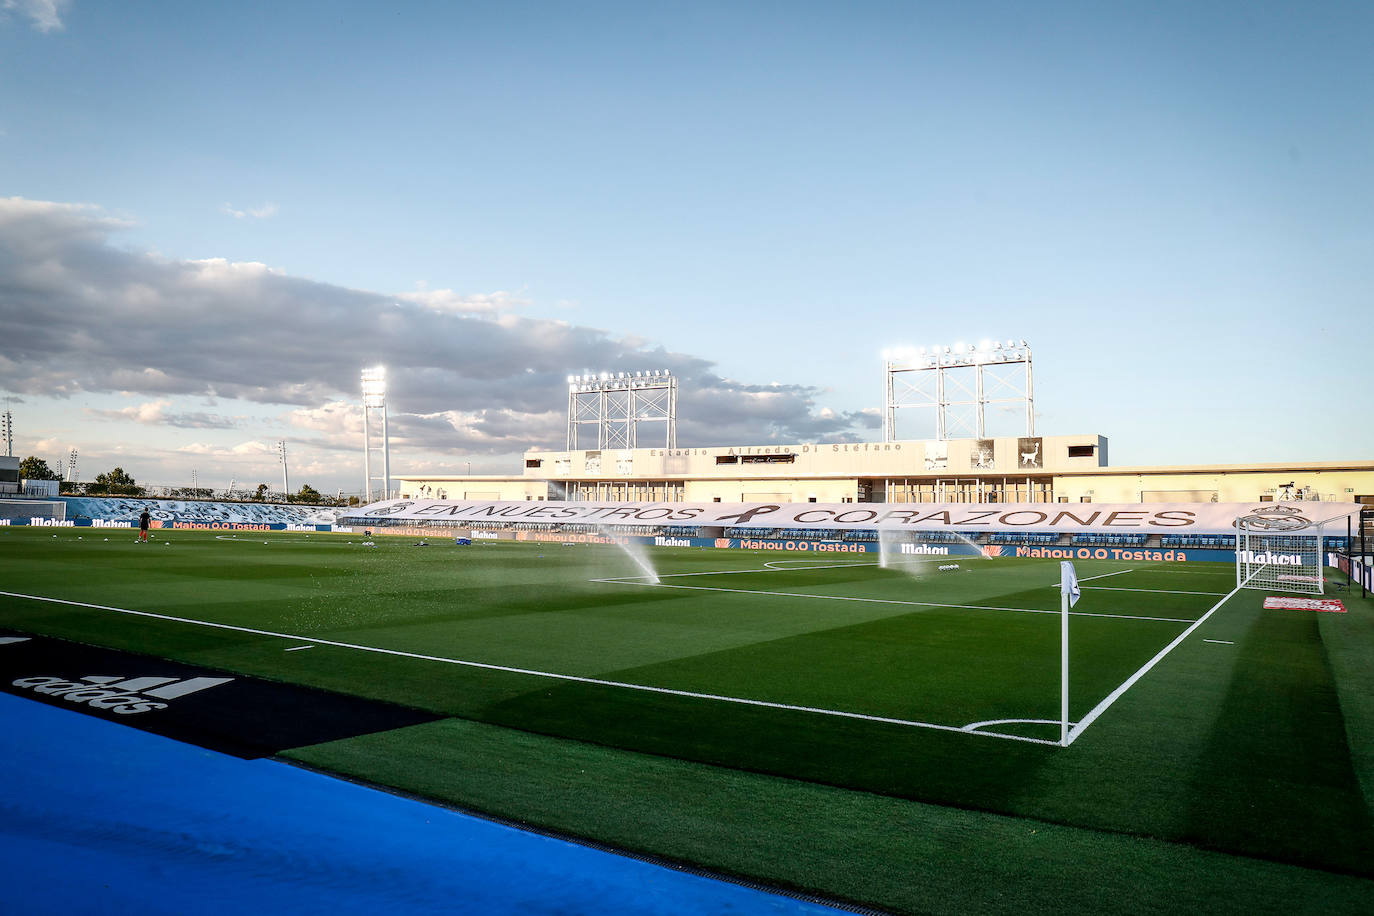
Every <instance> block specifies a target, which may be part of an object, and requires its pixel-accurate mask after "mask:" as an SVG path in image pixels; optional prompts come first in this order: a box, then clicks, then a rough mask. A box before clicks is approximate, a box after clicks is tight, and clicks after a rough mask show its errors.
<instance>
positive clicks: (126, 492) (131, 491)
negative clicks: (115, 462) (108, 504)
mask: <svg viewBox="0 0 1374 916" xmlns="http://www.w3.org/2000/svg"><path fill="white" fill-rule="evenodd" d="M86 492H87V493H108V494H111V495H116V496H142V495H143V488H142V487H140V486H139V485H138V482H137V481H136V480H134V479H133V478H132V477H130V476H129V475H128V474H127V473H125V471H124V469H123V468H115V469H114V470H113V471H110V472H109V473H108V474H97V475H96V476H95V483H93V484H91V485H90V486H89V487H87V488H86Z"/></svg>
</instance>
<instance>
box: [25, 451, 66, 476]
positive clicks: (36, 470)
mask: <svg viewBox="0 0 1374 916" xmlns="http://www.w3.org/2000/svg"><path fill="white" fill-rule="evenodd" d="M19 479H20V480H56V479H57V475H56V474H55V473H53V470H52V468H50V467H48V463H47V462H46V461H44V460H43V459H42V458H35V457H34V456H33V455H30V456H29V457H27V458H25V459H24V460H23V461H21V462H19Z"/></svg>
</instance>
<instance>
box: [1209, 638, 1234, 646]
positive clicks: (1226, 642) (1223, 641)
mask: <svg viewBox="0 0 1374 916" xmlns="http://www.w3.org/2000/svg"><path fill="white" fill-rule="evenodd" d="M1203 642H1214V643H1216V644H1217V645H1220V646H1234V645H1235V643H1233V642H1232V641H1231V640H1229V639H1204V640H1203Z"/></svg>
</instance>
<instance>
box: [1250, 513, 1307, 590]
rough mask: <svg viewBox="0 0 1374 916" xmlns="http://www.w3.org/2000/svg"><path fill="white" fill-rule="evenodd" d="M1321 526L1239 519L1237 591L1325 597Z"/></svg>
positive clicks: (1282, 520) (1255, 517)
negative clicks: (1258, 590)
mask: <svg viewBox="0 0 1374 916" xmlns="http://www.w3.org/2000/svg"><path fill="white" fill-rule="evenodd" d="M1324 584H1325V579H1324V578H1323V574H1322V526H1321V525H1320V524H1315V523H1312V522H1310V521H1308V520H1307V519H1305V518H1300V517H1291V516H1290V517H1275V516H1269V515H1245V516H1242V517H1240V518H1238V519H1236V587H1237V588H1260V589H1267V590H1269V591H1280V592H1299V593H1301V594H1305V595H1320V594H1323V593H1324V591H1325V589H1324V588H1323V586H1324Z"/></svg>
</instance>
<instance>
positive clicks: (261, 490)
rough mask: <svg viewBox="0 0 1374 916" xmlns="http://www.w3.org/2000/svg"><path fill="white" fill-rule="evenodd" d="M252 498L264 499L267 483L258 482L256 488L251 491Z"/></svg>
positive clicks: (259, 500)
mask: <svg viewBox="0 0 1374 916" xmlns="http://www.w3.org/2000/svg"><path fill="white" fill-rule="evenodd" d="M253 498H254V499H255V500H257V501H258V502H262V501H263V500H264V499H266V498H267V484H265V483H260V484H258V488H257V489H256V490H254V491H253Z"/></svg>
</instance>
